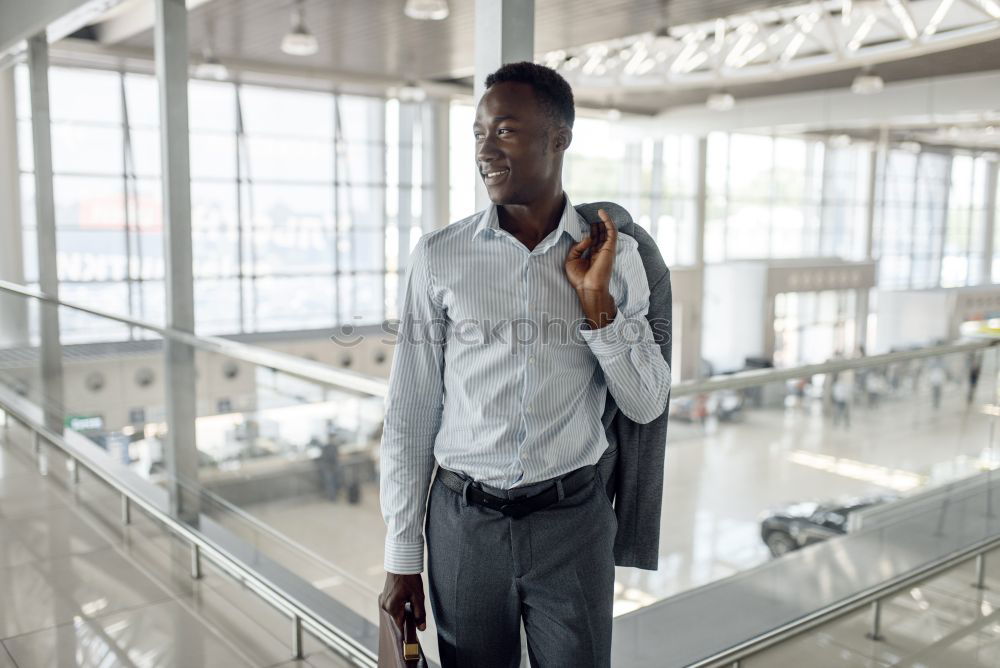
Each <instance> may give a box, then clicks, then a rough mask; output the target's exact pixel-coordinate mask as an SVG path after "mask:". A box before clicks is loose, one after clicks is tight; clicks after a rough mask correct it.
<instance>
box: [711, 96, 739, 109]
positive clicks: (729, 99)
mask: <svg viewBox="0 0 1000 668" xmlns="http://www.w3.org/2000/svg"><path fill="white" fill-rule="evenodd" d="M705 106H706V107H708V108H709V109H711V110H712V111H729V110H730V109H732V108H733V107H734V106H736V98H735V97H733V96H732V95H731V94H730V93H712V94H711V95H709V96H708V99H707V100H705Z"/></svg>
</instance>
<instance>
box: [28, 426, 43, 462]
mask: <svg viewBox="0 0 1000 668" xmlns="http://www.w3.org/2000/svg"><path fill="white" fill-rule="evenodd" d="M31 433H32V434H34V438H33V439H32V448H33V449H34V451H35V458H36V459H37V458H38V456H39V455H40V454H42V435H41V434H39V433H38V432H37V431H32V432H31Z"/></svg>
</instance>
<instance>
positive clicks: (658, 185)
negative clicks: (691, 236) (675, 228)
mask: <svg viewBox="0 0 1000 668" xmlns="http://www.w3.org/2000/svg"><path fill="white" fill-rule="evenodd" d="M650 171H651V174H650V180H651V183H650V184H649V234H650V235H651V236H652V237H653V239H654V240H655V241H656V243H659V242H660V215H661V214H662V213H663V200H664V199H665V196H664V194H663V140H662V139H656V140H655V141H653V165H652V169H651V170H650ZM676 239H677V236H676V235H675V236H674V240H676ZM677 255H678V256H679V255H680V253H677Z"/></svg>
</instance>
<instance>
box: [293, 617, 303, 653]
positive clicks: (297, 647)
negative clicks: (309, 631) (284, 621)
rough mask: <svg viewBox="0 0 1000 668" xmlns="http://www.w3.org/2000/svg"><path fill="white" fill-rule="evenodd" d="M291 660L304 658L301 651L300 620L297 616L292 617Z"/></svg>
mask: <svg viewBox="0 0 1000 668" xmlns="http://www.w3.org/2000/svg"><path fill="white" fill-rule="evenodd" d="M292 658H293V659H304V658H305V655H304V653H303V651H302V618H301V617H299V616H298V615H292Z"/></svg>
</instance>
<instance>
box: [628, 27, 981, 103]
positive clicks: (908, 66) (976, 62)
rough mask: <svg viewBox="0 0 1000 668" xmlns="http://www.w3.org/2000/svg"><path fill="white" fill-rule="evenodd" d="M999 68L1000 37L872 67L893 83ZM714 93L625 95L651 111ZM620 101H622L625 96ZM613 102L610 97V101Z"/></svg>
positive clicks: (737, 91)
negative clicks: (999, 38)
mask: <svg viewBox="0 0 1000 668" xmlns="http://www.w3.org/2000/svg"><path fill="white" fill-rule="evenodd" d="M998 67H1000V40H993V41H990V42H984V43H981V44H974V45H972V46H966V47H962V48H958V49H952V50H951V51H944V52H941V53H935V54H928V55H924V56H918V57H916V58H907V59H904V60H897V61H893V62H889V63H883V64H881V65H879V66H877V67H876V68H875V72H876V73H877V74H878V75H879V76H881V77H882V79H883V80H884V81H885V82H886V83H892V82H894V81H907V80H910V79H922V78H926V77H936V76H945V75H949V74H960V73H966V72H982V71H989V70H995V69H997V68H998ZM858 72H859V68H856V67H852V68H850V69H845V70H840V71H837V72H827V73H825V74H815V75H811V76H805V77H797V78H794V79H783V80H776V81H765V82H759V83H753V84H746V85H742V86H729V87H728V88H727V89H726V90H727V91H728V92H729V93H731V94H732V95H733V96H734V97H735V98H736V99H737V101H738V100H741V99H749V98H755V97H766V96H771V95H785V94H790V93H805V92H809V91H817V90H830V89H835V88H850V86H851V82H852V81H853V80H854V77H855V76H856V75H857V74H858ZM713 92H715V88H713V87H703V88H694V89H687V90H679V91H659V92H653V93H642V94H640V93H632V94H630V95H629V96H628V98H627V102H628V106H629V107H630V108H633V109H636V110H641V111H645V112H650V113H651V112H654V111H659V110H663V109H669V108H670V107H675V106H680V105H687V104H700V103H702V102H704V101H705V99H706V98H707V97H708V96H709V95H710V94H711V93H713ZM621 101H622V102H624V101H625V100H624V98H623V99H622V100H621ZM614 102H615V101H614V100H612V103H614Z"/></svg>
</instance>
